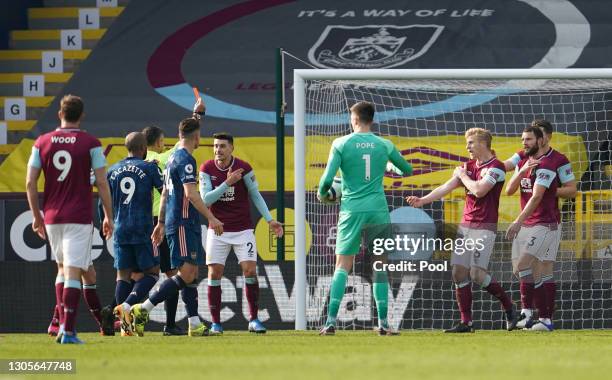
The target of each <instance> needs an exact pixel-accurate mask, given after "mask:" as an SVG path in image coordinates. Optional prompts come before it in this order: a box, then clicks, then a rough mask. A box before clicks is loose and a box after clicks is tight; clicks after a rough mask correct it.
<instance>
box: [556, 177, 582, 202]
mask: <svg viewBox="0 0 612 380" xmlns="http://www.w3.org/2000/svg"><path fill="white" fill-rule="evenodd" d="M577 192H578V187H577V186H576V181H575V180H574V181H569V182H566V183H564V184H563V185H561V186H559V187H558V188H557V197H559V198H564V199H568V198H576V193H577Z"/></svg>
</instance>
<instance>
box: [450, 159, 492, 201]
mask: <svg viewBox="0 0 612 380" xmlns="http://www.w3.org/2000/svg"><path fill="white" fill-rule="evenodd" d="M453 175H454V176H455V177H457V178H459V180H460V181H461V182H462V183H463V185H464V186H465V187H466V188H467V189H468V190H469V191H470V192H471V193H472V194H474V196H475V197H476V198H482V197H484V196H485V195H487V193H488V192H489V191H491V189H492V188H493V187H494V186H495V184H496V183H497V181H496V180H495V179H493V181H491V180H489V178H487V176H485V177H484V178H482V179H480V180H478V181H475V180H473V179H471V178H470V176H468V175H467V172H466V170H465V168H463V167H461V166H459V167H457V168H456V169H455V171H454V173H453ZM499 175H500V176H503V175H504V173H499Z"/></svg>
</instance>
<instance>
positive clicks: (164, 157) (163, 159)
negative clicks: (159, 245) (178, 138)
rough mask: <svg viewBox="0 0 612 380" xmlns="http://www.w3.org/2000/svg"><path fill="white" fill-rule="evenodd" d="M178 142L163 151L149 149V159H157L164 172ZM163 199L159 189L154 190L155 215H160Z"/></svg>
mask: <svg viewBox="0 0 612 380" xmlns="http://www.w3.org/2000/svg"><path fill="white" fill-rule="evenodd" d="M177 145H178V143H177V144H176V145H174V146H173V147H172V148H171V149H168V150H167V151H165V152H163V153H157V152H154V151H152V150H147V161H153V160H155V161H157V166H159V168H160V169H161V171H162V172H164V169H166V163H167V162H168V158H170V156H171V155H172V153H174V151H175V150H176V147H177ZM160 199H161V195H160V194H159V193H158V192H157V191H153V216H159V200H160Z"/></svg>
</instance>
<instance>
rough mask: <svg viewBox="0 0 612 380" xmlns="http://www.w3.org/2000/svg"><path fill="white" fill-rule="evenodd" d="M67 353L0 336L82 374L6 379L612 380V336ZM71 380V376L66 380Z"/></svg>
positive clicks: (91, 345)
mask: <svg viewBox="0 0 612 380" xmlns="http://www.w3.org/2000/svg"><path fill="white" fill-rule="evenodd" d="M79 336H80V337H81V339H83V340H85V341H86V344H85V345H82V346H62V345H59V344H56V343H55V342H54V340H53V339H52V338H50V337H48V336H46V335H43V334H4V335H1V336H0V358H3V359H7V358H19V359H76V362H77V374H76V376H74V375H72V376H71V375H18V376H17V375H8V374H0V380H2V379H9V378H14V379H25V378H44V379H53V378H60V379H61V378H64V379H65V378H83V379H136V378H137V379H200V378H201V379H227V380H231V379H273V380H276V379H288V380H297V379H315V380H322V379H334V380H341V379H379V378H380V379H391V378H396V379H453V380H455V379H470V380H474V379H496V380H497V379H528V378H537V379H538V380H541V379H555V380H560V379H572V380H576V379H603V378H610V377H609V376H610V374H612V360H611V359H610V358H612V331H611V330H604V331H602V330H595V331H593V330H590V331H555V332H554V333H550V334H549V333H533V332H523V331H516V332H511V333H508V332H505V331H476V333H475V334H462V335H448V334H443V333H442V332H439V331H403V332H402V335H401V336H398V337H379V336H376V335H374V333H373V332H369V331H360V332H355V331H347V332H343V331H340V332H338V333H337V335H336V336H326V337H319V336H318V335H317V334H316V333H315V332H295V331H269V332H268V334H266V335H254V334H248V333H246V332H226V333H225V334H224V335H223V336H214V337H201V338H189V337H162V336H161V334H160V333H148V334H146V336H145V337H142V338H138V337H120V336H118V335H117V336H115V337H102V336H99V335H96V334H92V333H90V334H85V333H83V334H79ZM67 376H68V377H67Z"/></svg>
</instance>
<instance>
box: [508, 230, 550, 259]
mask: <svg viewBox="0 0 612 380" xmlns="http://www.w3.org/2000/svg"><path fill="white" fill-rule="evenodd" d="M560 241H561V225H559V226H557V228H556V229H551V228H550V227H549V226H544V225H542V226H530V227H521V230H520V231H519V233H518V234H517V235H516V238H515V239H514V241H513V242H512V260H513V261H514V260H518V258H519V257H520V256H521V254H524V253H528V254H530V255H531V256H534V257H535V258H537V259H538V260H540V261H555V260H556V258H557V251H558V250H559V242H560Z"/></svg>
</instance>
